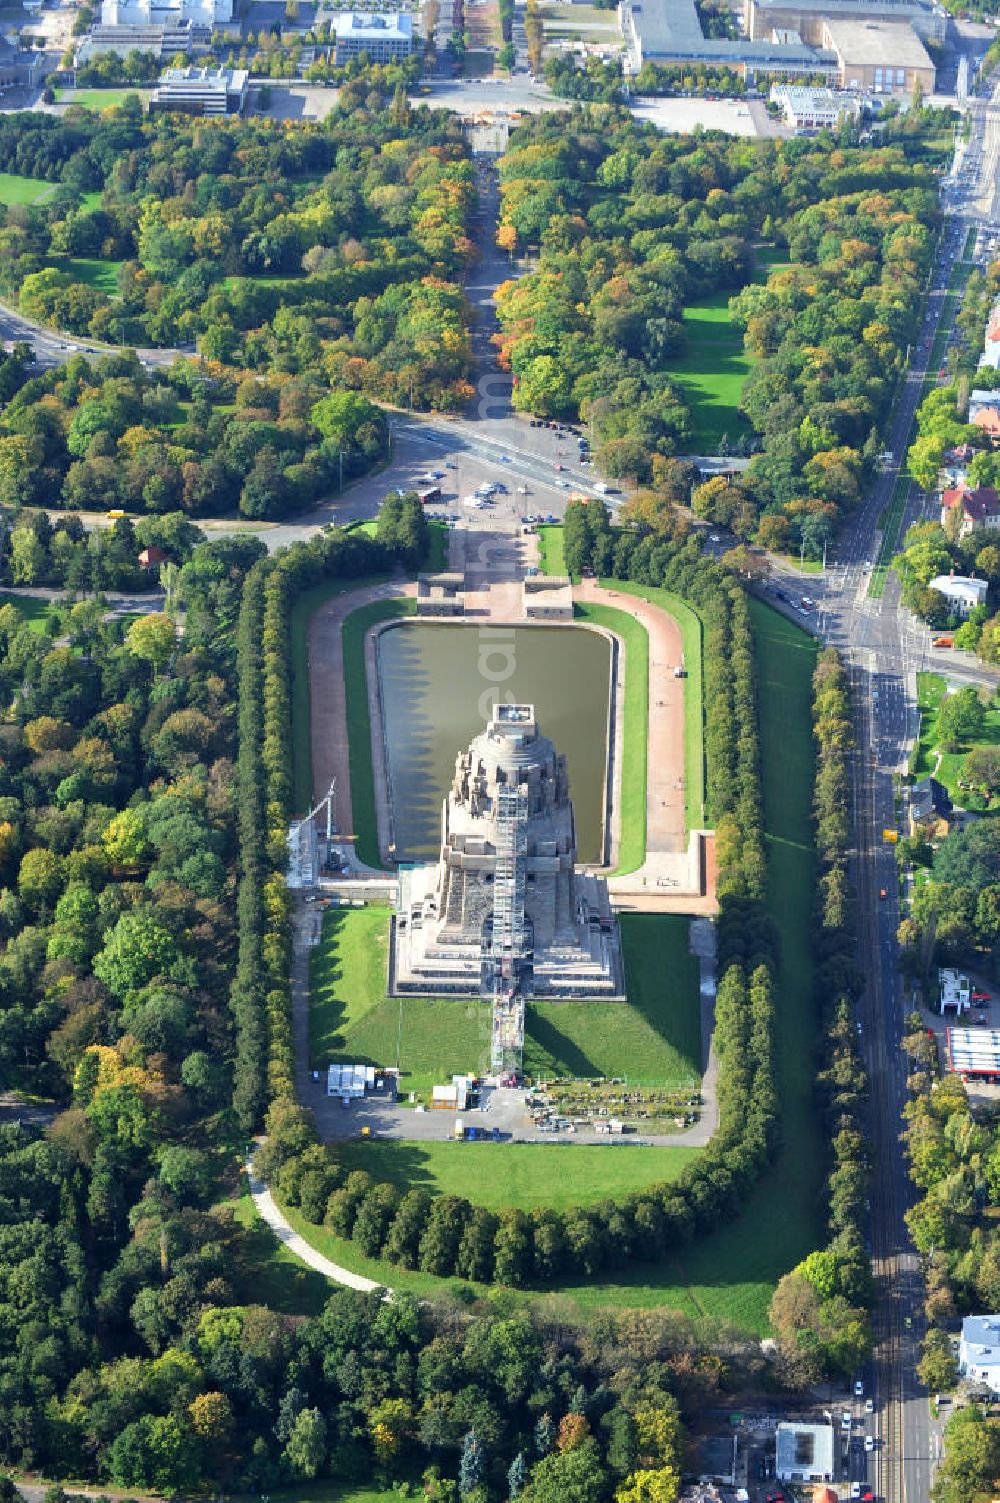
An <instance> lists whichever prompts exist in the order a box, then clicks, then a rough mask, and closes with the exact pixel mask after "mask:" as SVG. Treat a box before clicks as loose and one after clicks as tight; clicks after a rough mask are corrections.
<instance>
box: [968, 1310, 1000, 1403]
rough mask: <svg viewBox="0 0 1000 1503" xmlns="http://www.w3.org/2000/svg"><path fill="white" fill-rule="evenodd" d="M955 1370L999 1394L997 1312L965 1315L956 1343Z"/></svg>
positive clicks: (999, 1321) (999, 1339)
mask: <svg viewBox="0 0 1000 1503" xmlns="http://www.w3.org/2000/svg"><path fill="white" fill-rule="evenodd" d="M958 1370H959V1372H960V1373H961V1374H962V1377H963V1378H969V1379H970V1380H971V1381H972V1382H973V1383H982V1384H984V1385H985V1386H986V1387H987V1388H988V1389H989V1390H990V1392H991V1393H993V1394H998V1393H1000V1315H967V1316H966V1317H965V1319H964V1320H963V1321H962V1336H961V1340H960V1341H959V1343H958Z"/></svg>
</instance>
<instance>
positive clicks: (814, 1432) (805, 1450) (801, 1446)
mask: <svg viewBox="0 0 1000 1503" xmlns="http://www.w3.org/2000/svg"><path fill="white" fill-rule="evenodd" d="M834 1456H835V1451H834V1433H833V1426H832V1425H808V1424H799V1423H798V1422H797V1421H794V1420H782V1421H781V1423H780V1424H779V1425H778V1428H777V1431H776V1432H775V1467H774V1471H775V1476H776V1477H777V1479H778V1481H779V1482H832V1481H833V1475H834V1467H835V1460H834Z"/></svg>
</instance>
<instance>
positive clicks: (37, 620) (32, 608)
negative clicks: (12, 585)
mask: <svg viewBox="0 0 1000 1503" xmlns="http://www.w3.org/2000/svg"><path fill="white" fill-rule="evenodd" d="M3 605H12V606H13V607H14V609H15V610H18V611H20V613H21V615H22V616H23V617H24V619H25V621H27V623H28V626H29V628H30V630H31V631H34V632H38V633H41V632H44V631H45V624H46V622H47V621H48V619H49V616H50V615H51V614H52V606H51V605H50V603H49V601H47V600H38V599H37V598H36V597H35V596H34V595H16V594H12V593H10V592H8V591H7V590H0V606H3Z"/></svg>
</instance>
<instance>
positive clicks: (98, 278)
mask: <svg viewBox="0 0 1000 1503" xmlns="http://www.w3.org/2000/svg"><path fill="white" fill-rule="evenodd" d="M56 264H57V265H58V267H59V270H60V271H68V272H69V273H70V275H71V276H72V277H74V278H75V280H76V281H78V282H85V283H86V285H87V286H88V287H96V289H97V291H98V292H103V293H104V294H105V295H106V296H107V297H117V296H118V270H119V268H120V267H121V265H122V262H121V261H102V260H99V259H98V258H96V257H88V256H70V257H68V258H67V259H66V260H64V261H59V262H57V263H56Z"/></svg>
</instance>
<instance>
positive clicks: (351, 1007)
mask: <svg viewBox="0 0 1000 1503" xmlns="http://www.w3.org/2000/svg"><path fill="white" fill-rule="evenodd" d="M388 934H389V912H388V909H386V908H382V907H376V906H371V907H368V908H328V909H327V910H326V911H325V913H324V914H323V933H322V939H321V941H320V943H319V944H318V945H317V946H316V948H315V949H314V950H313V952H312V956H311V958H310V959H311V963H310V1010H309V1055H310V1063H311V1064H312V1065H313V1066H314V1067H316V1068H320V1067H323V1066H325V1065H327V1064H329V1063H330V1062H331V1061H336V1060H340V1059H351V1060H360V1061H364V1062H365V1063H368V1064H376V1065H385V1066H388V1065H396V1064H397V1063H398V1064H399V1067H400V1069H401V1070H402V1072H403V1074H402V1086H403V1089H404V1090H408V1091H418V1092H422V1093H424V1094H427V1093H428V1092H429V1091H430V1088H431V1086H432V1085H435V1084H440V1082H441V1081H443V1080H447V1078H448V1077H449V1076H450V1075H452V1074H453V1073H458V1072H460V1071H472V1072H478V1071H480V1070H481V1069H482V1068H483V1067H484V1065H485V1063H486V1060H487V1057H488V1054H489V1020H490V1008H489V1004H488V1003H485V1002H480V1001H479V1000H478V999H467V1000H456V999H454V998H448V999H445V1000H437V999H435V998H429V997H402V998H390V997H387V996H386V960H387V949H388ZM622 947H623V951H624V957H625V974H626V978H627V986H628V996H629V1000H628V1002H610V1003H602V1004H601V1005H600V1006H595V1005H594V1004H593V1003H589V1002H579V1003H575V1002H532V1003H529V1004H528V1008H527V1013H526V1020H525V1031H526V1038H525V1052H524V1065H525V1071H526V1072H527V1073H528V1074H529V1075H531V1076H533V1077H535V1078H536V1079H538V1078H543V1077H553V1076H562V1077H571V1078H572V1077H580V1078H587V1077H593V1076H600V1075H607V1076H625V1077H627V1079H628V1080H629V1082H630V1083H631V1084H633V1085H640V1084H641V1085H665V1086H681V1085H688V1084H691V1085H693V1084H694V1083H695V1082H696V1081H697V1079H698V1076H699V1074H700V1059H701V1035H700V1017H699V1005H698V966H697V963H696V961H695V960H694V958H693V956H691V955H690V953H689V952H688V925H687V921H686V920H685V919H683V918H679V917H675V916H673V915H627V916H626V917H625V918H624V919H623V922H622Z"/></svg>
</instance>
